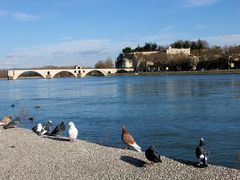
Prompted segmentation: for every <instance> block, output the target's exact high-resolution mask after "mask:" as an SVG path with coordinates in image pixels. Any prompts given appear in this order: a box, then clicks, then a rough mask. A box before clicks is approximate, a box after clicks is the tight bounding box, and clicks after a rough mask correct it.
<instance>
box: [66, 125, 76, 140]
mask: <svg viewBox="0 0 240 180" xmlns="http://www.w3.org/2000/svg"><path fill="white" fill-rule="evenodd" d="M68 126H69V129H68V135H69V139H70V141H76V139H77V136H78V130H77V128H76V127H75V125H74V123H73V122H69V124H68Z"/></svg>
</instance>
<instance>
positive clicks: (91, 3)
mask: <svg viewBox="0 0 240 180" xmlns="http://www.w3.org/2000/svg"><path fill="white" fill-rule="evenodd" d="M239 7H240V1H239V0H21V1H19V0H0V68H22V67H39V66H46V65H57V66H62V65H76V64H80V65H82V66H94V65H95V63H96V62H97V61H98V60H105V59H107V58H111V59H112V60H114V61H115V59H116V57H117V56H118V54H119V53H120V52H121V50H122V49H123V48H124V47H126V46H130V47H132V48H135V47H136V46H137V45H138V44H139V45H144V43H145V42H156V43H157V44H159V45H169V44H170V43H172V42H174V41H176V40H197V39H199V38H200V39H203V40H207V41H208V42H209V44H210V45H220V46H224V45H239V44H240V23H239V17H240V11H239Z"/></svg>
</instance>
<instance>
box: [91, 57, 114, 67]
mask: <svg viewBox="0 0 240 180" xmlns="http://www.w3.org/2000/svg"><path fill="white" fill-rule="evenodd" d="M113 67H114V64H113V62H112V60H111V59H110V58H109V59H107V60H105V61H98V62H97V63H96V64H95V68H97V69H99V68H113Z"/></svg>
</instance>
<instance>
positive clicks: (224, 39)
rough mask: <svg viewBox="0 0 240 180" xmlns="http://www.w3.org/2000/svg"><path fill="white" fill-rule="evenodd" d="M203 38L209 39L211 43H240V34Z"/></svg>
mask: <svg viewBox="0 0 240 180" xmlns="http://www.w3.org/2000/svg"><path fill="white" fill-rule="evenodd" d="M203 39H205V40H207V41H208V42H209V43H210V44H211V45H219V46H224V45H240V34H230V35H219V36H212V37H205V38H203Z"/></svg>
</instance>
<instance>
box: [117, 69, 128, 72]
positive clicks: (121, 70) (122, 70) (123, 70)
mask: <svg viewBox="0 0 240 180" xmlns="http://www.w3.org/2000/svg"><path fill="white" fill-rule="evenodd" d="M127 72H128V71H127V70H125V69H119V70H117V71H116V73H127Z"/></svg>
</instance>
